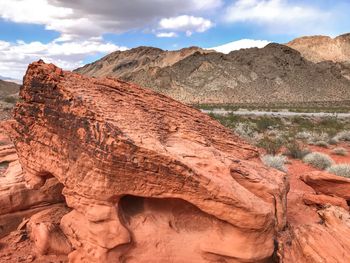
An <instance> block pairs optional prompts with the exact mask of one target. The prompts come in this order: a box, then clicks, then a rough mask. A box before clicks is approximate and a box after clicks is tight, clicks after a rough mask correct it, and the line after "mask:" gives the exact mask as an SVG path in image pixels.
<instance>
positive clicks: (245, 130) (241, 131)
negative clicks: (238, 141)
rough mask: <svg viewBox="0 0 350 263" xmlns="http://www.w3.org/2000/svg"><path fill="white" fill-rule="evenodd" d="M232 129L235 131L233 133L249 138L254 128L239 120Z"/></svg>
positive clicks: (252, 134)
mask: <svg viewBox="0 0 350 263" xmlns="http://www.w3.org/2000/svg"><path fill="white" fill-rule="evenodd" d="M233 130H234V131H235V133H237V134H238V135H239V136H241V137H243V138H245V139H250V138H252V137H254V135H255V132H254V130H253V129H252V128H251V127H250V126H249V125H248V124H247V123H241V122H240V123H238V124H237V125H236V126H235V128H234V129H233Z"/></svg>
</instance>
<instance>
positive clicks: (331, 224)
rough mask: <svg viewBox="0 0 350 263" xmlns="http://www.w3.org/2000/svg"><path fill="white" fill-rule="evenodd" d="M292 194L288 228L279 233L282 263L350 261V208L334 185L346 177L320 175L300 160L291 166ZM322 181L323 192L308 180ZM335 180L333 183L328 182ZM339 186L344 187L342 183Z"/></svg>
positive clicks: (289, 196) (340, 262)
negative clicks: (324, 191)
mask: <svg viewBox="0 0 350 263" xmlns="http://www.w3.org/2000/svg"><path fill="white" fill-rule="evenodd" d="M288 173H289V181H290V191H289V193H288V213H287V221H288V226H287V227H286V229H284V231H281V232H280V233H279V237H278V246H279V249H278V252H277V254H278V256H279V260H280V263H295V262H298V263H299V262H301V263H317V262H325V263H326V262H327V263H328V262H334V263H342V262H349V258H350V253H349V251H350V240H349V238H348V236H349V231H350V228H349V222H350V221H349V218H350V214H349V207H348V205H347V202H346V200H345V199H344V198H342V197H339V196H337V195H336V193H337V190H340V189H341V187H339V188H337V187H335V185H333V183H332V182H335V181H337V182H341V181H342V179H343V178H342V177H338V176H334V175H329V174H327V173H325V172H318V171H316V169H315V168H314V167H311V166H308V165H306V164H304V163H302V162H301V161H299V160H291V164H290V165H289V166H288ZM309 177H312V178H313V179H316V178H319V179H320V182H322V183H321V185H322V186H323V187H322V189H326V188H327V185H329V186H330V190H329V191H328V192H327V193H323V191H318V190H317V188H315V189H313V186H314V185H316V186H317V185H319V183H316V184H311V183H310V182H311V181H310V180H306V178H309ZM330 177H332V180H330V181H328V180H324V179H325V178H328V179H329V178H330ZM338 186H341V184H339V185H338Z"/></svg>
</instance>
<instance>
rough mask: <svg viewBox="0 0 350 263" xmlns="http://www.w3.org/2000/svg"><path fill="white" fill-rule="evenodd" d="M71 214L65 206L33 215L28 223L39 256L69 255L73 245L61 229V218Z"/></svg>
mask: <svg viewBox="0 0 350 263" xmlns="http://www.w3.org/2000/svg"><path fill="white" fill-rule="evenodd" d="M68 212H69V209H67V207H65V206H62V205H61V206H55V207H52V208H49V209H46V210H43V211H41V212H39V213H36V214H35V215H33V216H32V217H31V218H30V220H29V221H28V223H27V229H28V231H27V232H28V233H29V236H30V238H31V240H33V242H34V244H35V250H36V253H38V254H39V255H46V254H54V255H60V254H63V255H68V254H69V252H71V251H72V247H71V244H70V243H69V241H68V240H67V238H66V236H65V235H64V234H63V232H62V230H61V228H60V227H59V225H60V221H61V218H62V217H63V216H64V215H65V214H67V213H68Z"/></svg>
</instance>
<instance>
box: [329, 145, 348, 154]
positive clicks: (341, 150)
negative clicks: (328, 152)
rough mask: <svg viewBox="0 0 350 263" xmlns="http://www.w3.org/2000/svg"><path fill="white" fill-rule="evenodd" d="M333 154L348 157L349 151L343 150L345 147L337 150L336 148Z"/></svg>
mask: <svg viewBox="0 0 350 263" xmlns="http://www.w3.org/2000/svg"><path fill="white" fill-rule="evenodd" d="M332 153H334V154H336V155H341V156H346V155H348V151H347V150H346V149H345V148H343V147H337V148H334V149H333V150H332Z"/></svg>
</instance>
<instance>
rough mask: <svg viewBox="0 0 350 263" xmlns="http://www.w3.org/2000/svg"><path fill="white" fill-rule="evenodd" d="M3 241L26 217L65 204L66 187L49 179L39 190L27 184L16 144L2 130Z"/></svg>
mask: <svg viewBox="0 0 350 263" xmlns="http://www.w3.org/2000/svg"><path fill="white" fill-rule="evenodd" d="M0 142H1V144H2V146H0V238H1V237H3V236H5V235H7V234H9V233H10V232H11V231H13V230H15V229H16V228H17V226H18V224H19V223H21V221H22V220H23V219H24V218H28V217H30V216H31V215H33V214H35V213H37V212H39V211H41V210H43V209H45V208H47V207H49V206H50V205H53V204H57V203H62V202H63V201H64V197H63V195H62V188H63V185H62V184H60V183H59V182H58V180H57V179H56V178H50V179H49V180H47V181H46V182H45V184H43V186H42V187H40V188H38V189H31V188H30V187H28V185H27V184H26V182H25V180H24V177H23V173H22V166H21V164H20V162H19V160H18V156H17V154H16V150H15V147H14V145H13V144H12V143H11V141H10V140H9V138H8V137H7V136H6V135H5V134H4V131H3V130H1V129H0Z"/></svg>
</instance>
